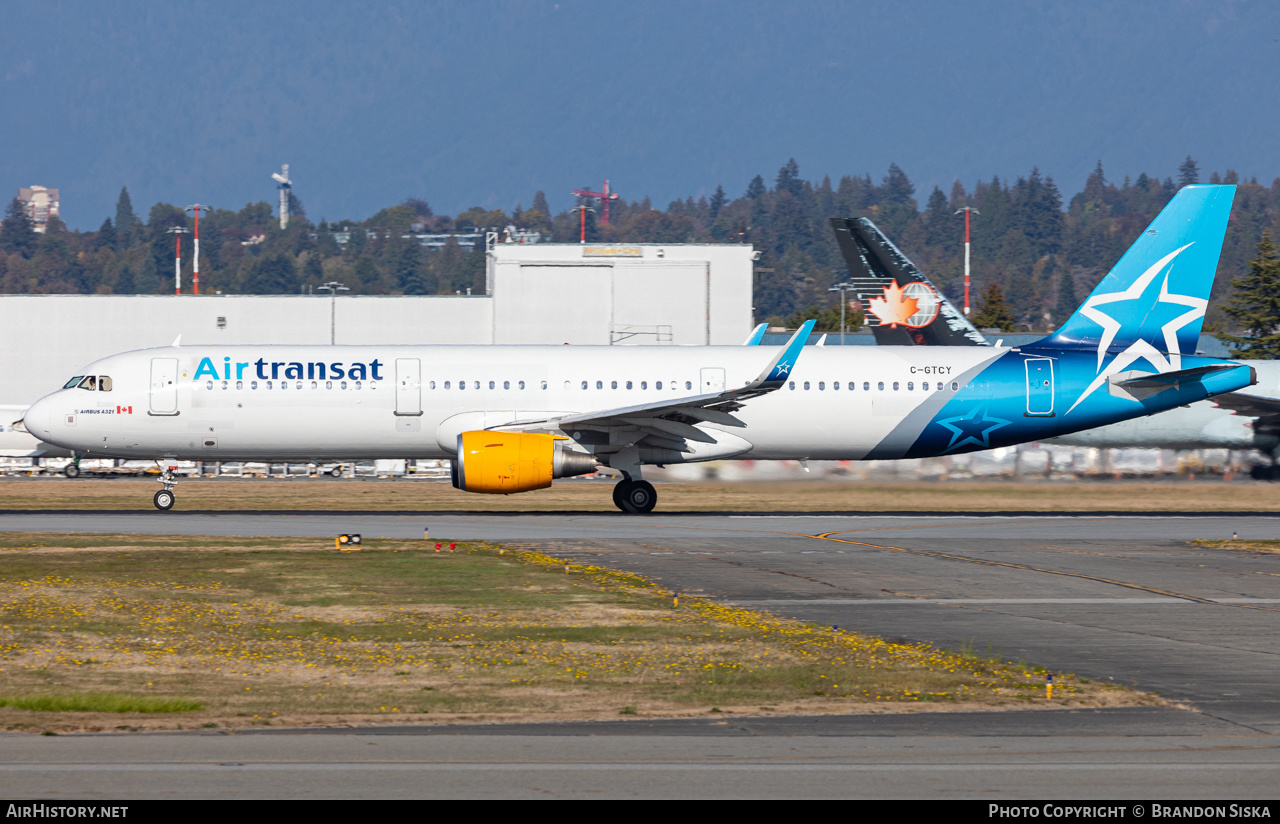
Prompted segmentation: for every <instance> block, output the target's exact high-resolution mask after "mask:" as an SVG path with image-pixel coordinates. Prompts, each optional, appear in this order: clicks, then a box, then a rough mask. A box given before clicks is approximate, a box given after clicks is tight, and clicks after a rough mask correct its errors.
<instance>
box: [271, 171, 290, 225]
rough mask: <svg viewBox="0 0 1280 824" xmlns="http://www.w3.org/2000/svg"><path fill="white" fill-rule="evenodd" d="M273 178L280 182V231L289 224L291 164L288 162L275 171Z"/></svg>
mask: <svg viewBox="0 0 1280 824" xmlns="http://www.w3.org/2000/svg"><path fill="white" fill-rule="evenodd" d="M271 179H272V180H274V181H275V182H276V183H279V184H280V187H279V188H280V231H282V232H283V231H284V230H285V227H286V226H288V225H289V191H290V190H291V189H292V188H293V181H292V180H290V179H289V164H288V163H286V164H284V166H283V167H282V170H281V171H279V172H273V173H272V175H271Z"/></svg>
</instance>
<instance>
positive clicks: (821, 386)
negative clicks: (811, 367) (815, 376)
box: [818, 381, 827, 392]
mask: <svg viewBox="0 0 1280 824" xmlns="http://www.w3.org/2000/svg"><path fill="white" fill-rule="evenodd" d="M826 388H827V382H826V381H818V391H819V392H821V391H822V390H823V389H826Z"/></svg>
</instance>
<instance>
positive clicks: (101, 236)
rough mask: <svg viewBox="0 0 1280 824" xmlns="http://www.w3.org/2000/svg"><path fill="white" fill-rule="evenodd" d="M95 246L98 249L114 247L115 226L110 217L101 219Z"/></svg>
mask: <svg viewBox="0 0 1280 824" xmlns="http://www.w3.org/2000/svg"><path fill="white" fill-rule="evenodd" d="M97 246H98V248H99V249H114V248H116V227H115V224H114V223H112V222H111V218H107V219H106V220H104V221H102V225H101V226H100V227H98V242H97Z"/></svg>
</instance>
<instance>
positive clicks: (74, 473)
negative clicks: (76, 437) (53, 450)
mask: <svg viewBox="0 0 1280 824" xmlns="http://www.w3.org/2000/svg"><path fill="white" fill-rule="evenodd" d="M62 474H63V475H66V476H67V477H68V478H79V477H80V466H79V465H78V464H74V463H69V464H67V465H66V466H64V467H62Z"/></svg>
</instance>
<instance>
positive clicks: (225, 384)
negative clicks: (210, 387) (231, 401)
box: [222, 381, 230, 390]
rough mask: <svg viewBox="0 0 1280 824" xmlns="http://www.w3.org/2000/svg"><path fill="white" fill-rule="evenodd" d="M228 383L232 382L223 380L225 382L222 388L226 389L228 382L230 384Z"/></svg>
mask: <svg viewBox="0 0 1280 824" xmlns="http://www.w3.org/2000/svg"><path fill="white" fill-rule="evenodd" d="M228 383H230V381H223V382H222V388H223V389H224V390H225V389H226V388H227V384H228Z"/></svg>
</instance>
